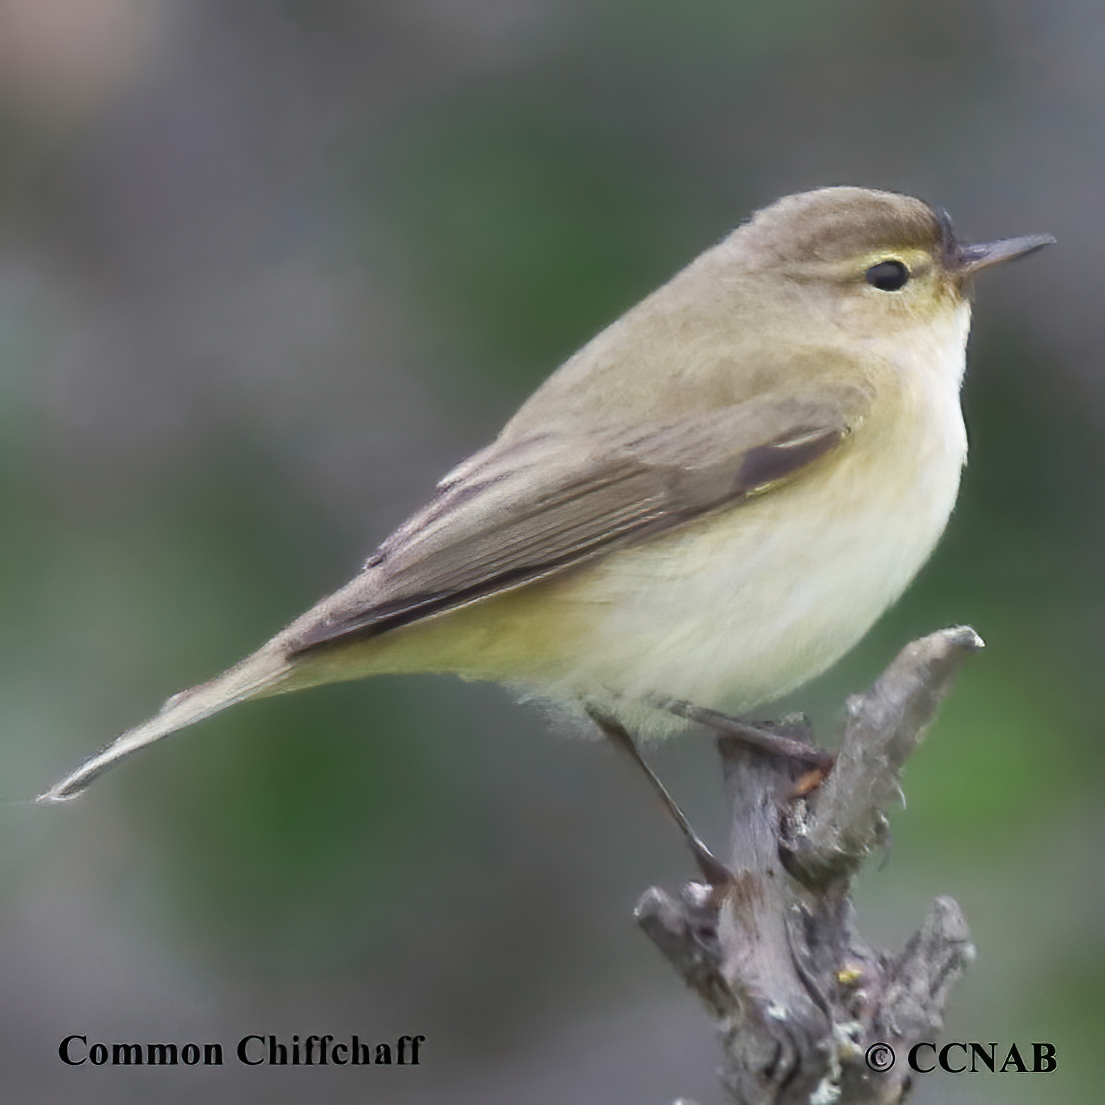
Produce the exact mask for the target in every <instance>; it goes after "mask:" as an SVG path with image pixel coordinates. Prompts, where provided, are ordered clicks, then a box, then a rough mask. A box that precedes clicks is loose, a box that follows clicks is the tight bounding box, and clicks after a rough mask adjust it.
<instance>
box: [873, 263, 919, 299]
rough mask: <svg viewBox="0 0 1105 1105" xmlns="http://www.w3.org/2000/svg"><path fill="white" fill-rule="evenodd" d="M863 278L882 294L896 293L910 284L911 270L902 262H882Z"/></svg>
mask: <svg viewBox="0 0 1105 1105" xmlns="http://www.w3.org/2000/svg"><path fill="white" fill-rule="evenodd" d="M863 278H864V280H866V281H867V283H868V284H870V285H871V287H872V288H878V289H879V291H880V292H896V291H899V290H900V289H902V288H904V287H905V286H906V284H907V283H908V281H909V269H907V268H906V267H905V265H904V264H902V262H901V261H880V262H879V263H878V264H877V265H872V266H871V267H870V268H869V269H868V270H867V272H865V273H864V275H863Z"/></svg>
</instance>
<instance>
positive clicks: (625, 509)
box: [39, 186, 1054, 802]
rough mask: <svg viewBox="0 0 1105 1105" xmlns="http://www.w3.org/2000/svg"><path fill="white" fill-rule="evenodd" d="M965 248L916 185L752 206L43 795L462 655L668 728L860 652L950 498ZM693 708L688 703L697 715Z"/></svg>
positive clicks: (629, 724)
mask: <svg viewBox="0 0 1105 1105" xmlns="http://www.w3.org/2000/svg"><path fill="white" fill-rule="evenodd" d="M1052 242H1054V238H1052V237H1050V236H1048V235H1031V236H1027V237H1019V238H1010V239H1003V240H1000V241H996V242H987V243H983V244H975V245H969V244H964V243H961V242H960V241H959V240H958V238H957V237H956V235H955V232H954V229H953V226H952V223H951V221H950V219H949V218H948V216H947V215H946V214H945V213H944V212H943V211H942V210H939V209H936V208H933V207H931V206H929V205H928V204H927V203H925V202H923V201H921V200H919V199H915V198H913V197H910V196H906V195H902V194H899V193H894V192H887V191H876V190H871V189H866V188H859V187H851V186H839V187H828V188H820V189H817V190H814V191H809V192H804V193H800V194H796V195H791V196H786V197H784V198H782V199H779V200H777V201H775V202H774V203H772V204H770V205H768V206H766V207H764V208H762V209H761V210H759V211H757V212H755V213H753V214H752V215H751V216H750V217H749V218H748V219H746V220H745V221H744V222H743V223H742V224H741V225H739V226H738V227H737V228H736V229H735V230H733V231H732V232H731V233H729V234H728V235H727V236H726V237H724V238H722V239H721V240H720V241H719V242H717V243H716V244H715V245H713V246H712V247H711V248H709V249H707V250H706V251H705V252H703V253H702V254H701V255H699V256H698V257H697V258H696V259H694V260H693V261H691V262H690V264H688V265H687V266H686V267H685V268H684V269H682V270H681V271H680V272H678V273H677V274H676V275H675V276H674V277H672V278H671V279H670V280H669V281H668V282H667V283H665V284H664V285H662V286H661V287H660V288H659V289H657V290H656V291H654V292H653V293H652V294H650V295H648V296H647V297H646V298H645V299H643V300H642V301H641V302H640V303H638V304H637V305H636V306H634V307H632V308H631V309H630V310H628V311H627V312H626V313H625V314H624V315H622V316H621V317H620V318H618V319H617V320H616V321H614V322H613V323H611V324H610V325H609V326H607V327H606V328H605V329H604V330H602V331H601V332H600V333H599V334H598V335H597V336H596V337H594V338H593V339H592V340H591V341H589V342H588V343H587V344H586V345H584V346H583V347H582V348H581V349H580V350H579V351H578V352H576V353H575V354H573V355H572V356H571V357H569V358H568V359H567V361H565V362H564V363H563V364H562V365H561V366H560V367H559V368H558V369H557V370H556V371H555V372H554V373H553V374H552V375H551V376H550V377H549V378H548V379H547V380H546V381H545V382H544V383H543V384H542V385H541V386H540V387H539V388H538V389H537V391H536V392H535V393H534V394H533V395H532V396H531V397H530V398H529V399H528V400H527V401H526V402H525V403H524V404H523V405H522V406H521V408H520V409H519V410H518V412H517V413H516V414H515V415H514V417H513V418H511V419H510V421H509V422H507V424H506V426H505V427H504V428H503V430H502V432H501V433H500V434H499V435H498V437H496V438H495V440H494V441H493V442H492V443H491V444H490V445H488V446H487V447H486V448H484V449H481V450H480V451H479V452H477V453H475V454H474V455H473V456H471V457H469V458H468V459H467V460H465V461H463V462H462V463H461V464H460V465H459V466H457V467H456V468H454V469H453V470H452V471H451V472H450V473H449V474H448V475H446V476H445V478H444V479H442V480H441V482H440V483H439V484H438V485H437V487H436V489H435V490H434V492H433V494H432V496H431V497H430V499H429V502H428V503H426V505H425V506H423V507H422V508H421V509H420V510H418V511H416V512H415V513H414V514H413V515H411V517H410V518H409V519H408V520H407V521H406V522H404V523H403V524H402V525H400V526H399V528H398V529H396V530H395V532H394V533H392V534H391V535H390V536H389V537H387V538H386V539H385V540H384V541H383V542H382V544H380V546H379V547H378V548H377V549H376V551H375V552H374V553H372V555H371V556H369V558H368V559H367V560H366V561H365V562H364V565H363V567H362V568H361V569H360V571H359V572H358V573H357V574H356V575H355V576H354V577H353V578H352V579H351V580H350V581H349V582H348V583H346V584H345V585H344V586H343V587H341V588H340V589H339V590H337V591H335V592H334V593H333V594H331V595H329V596H328V597H325V598H323V599H322V600H321V601H320V602H318V603H317V604H316V605H315V606H314V607H312V608H311V609H310V610H308V611H307V612H306V613H305V614H303V615H302V616H300V617H298V618H296V619H295V620H294V621H293V622H291V624H290V625H288V626H287V627H286V628H284V629H282V630H281V631H280V632H278V633H277V634H276V635H275V636H274V637H272V638H271V640H269V641H268V642H267V643H266V644H264V645H262V646H261V647H260V648H259V649H258V650H257V651H256V652H254V653H253V654H252V655H250V656H248V657H246V658H245V659H244V660H242V661H240V662H239V663H238V664H236V665H234V666H233V667H231V668H229V669H228V670H227V671H225V672H223V673H222V674H221V675H218V676H216V677H215V678H214V679H211V680H209V681H208V682H205V683H201V684H199V685H198V686H195V687H192V688H191V689H189V690H185V691H183V692H181V693H180V694H176V695H174V696H173V697H171V698H170V699H168V701H167V702H166V703H165V704H164V706H163V707H162V708H161V710H160V711H159V712H158V713H157V714H156V715H154V716H153V717H152V718H150V719H149V720H148V721H145V722H143V723H142V724H140V725H138V726H136V727H135V728H133V729H130V730H128V731H127V732H126V733H124V734H123V735H122V736H120V737H118V738H117V739H116V740H115V741H113V742H112V743H111V744H109V745H107V746H106V747H105V748H103V749H102V750H101V751H99V752H98V753H96V754H95V755H93V756H91V758H89V759H88V760H87V761H86V762H84V763H83V764H81V765H80V766H79V767H77V768H76V770H74V771H73V772H71V773H70V774H69V775H67V776H66V777H65V778H63V779H61V780H60V781H59V782H58V783H56V784H55V785H54V786H52V787H51V788H50V789H49V790H47V791H45V792H44V793H43V794H42V795H40V796H39V801H43V802H57V801H62V800H66V799H70V798H73V797H75V796H76V795H77V794H79V793H80V792H81V791H83V790H84V789H85V787H87V786H88V784H89V783H90V782H92V780H93V779H95V778H96V777H97V776H99V775H100V774H101V773H102V772H104V771H105V770H106V769H108V768H109V767H111V766H113V765H115V764H117V763H118V762H119V761H120V760H122V759H123V758H125V757H126V756H129V755H130V754H131V753H133V752H134V751H136V750H137V749H139V748H141V747H143V746H145V745H148V744H150V743H152V742H154V741H157V740H160V739H162V738H163V737H166V736H168V735H169V734H171V733H175V732H177V731H178V730H180V729H183V728H185V727H187V726H190V725H193V724H195V723H196V722H198V721H201V720H202V719H204V718H207V717H210V716H211V715H212V714H215V713H218V712H219V711H221V710H224V709H226V708H227V707H229V706H231V705H234V704H236V703H240V702H243V701H245V700H247V699H254V698H261V697H265V696H269V695H275V694H283V693H287V692H290V691H295V690H299V689H301V688H305V687H311V686H315V685H318V684H324V683H330V682H335V681H340V680H348V679H357V678H361V677H366V676H371V675H380V674H387V673H403V672H441V673H453V674H455V675H459V676H461V677H462V678H465V679H469V680H488V681H493V682H497V683H502V684H505V685H506V686H508V687H510V688H512V689H515V690H517V691H518V692H520V693H521V694H522V695H524V696H536V697H538V698H540V699H543V700H547V701H549V702H552V703H554V704H555V705H556V706H557V708H558V709H560V710H562V711H564V712H565V713H566V714H567V715H568V716H569V717H577V718H579V719H580V721H581V723H582V724H585V725H591V726H592V731H593V724H594V723H595V722H598V723H599V725H600V727H602V728H603V729H604V730H605V731H607V732H610V731H614V732H620V733H627V734H631V736H632V739H633V740H636V741H647V740H650V739H663V738H667V737H671V736H674V735H677V734H679V733H680V732H681V731H683V730H685V729H686V728H687V727H688V725H689V724H690V721H689V720H688V710H687V709H686V708H684V709H683V710H682V712H680V710H679V709H676V708H673V704H683V706H684V707H686V704H692V705H693V706H694V707H696V708H703V709H706V710H715V711H720V712H724V713H725V714H727V715H736V716H741V715H745V714H747V711H749V710H751V709H753V708H755V707H757V706H759V705H761V704H763V703H765V702H768V701H771V700H774V699H776V698H778V697H780V696H781V695H783V694H785V693H788V692H790V691H792V690H794V689H795V688H797V687H799V686H801V685H802V684H803V683H805V682H807V681H808V680H810V679H811V678H813V677H814V676H816V675H818V674H820V673H821V672H822V671H824V670H825V669H826V668H828V667H829V666H830V665H832V664H833V663H834V662H835V661H837V660H838V659H839V658H840V657H841V656H843V655H844V654H845V653H846V652H848V651H849V650H850V649H851V648H852V647H853V646H854V645H855V644H856V643H857V642H858V641H859V640H860V638H861V637H862V636H863V635H864V634H865V633H866V632H867V630H868V629H869V628H870V627H871V626H872V624H873V623H874V622H875V621H876V620H877V619H878V617H879V616H880V615H881V614H882V613H883V611H884V610H886V608H887V607H888V606H890V605H891V604H892V603H893V602H894V601H895V600H896V599H897V598H898V597H899V596H900V595H901V593H902V592H903V591H904V590H905V588H906V587H907V586H908V584H909V583H910V581H911V580H912V579H913V577H914V576H915V575H916V573H917V571H918V570H919V569H920V567H921V566H922V565H923V564H924V563H925V561H926V560H927V559H928V557H929V555H930V553H931V552H932V550H933V548H934V546H935V545H936V543H937V541H938V539H939V538H940V536H941V534H942V532H943V530H944V528H945V526H946V524H947V521H948V518H949V516H950V514H951V512H952V509H953V506H954V504H955V501H956V497H957V492H958V487H959V482H960V473H961V470H962V467H963V465H964V463H965V460H966V454H967V437H966V432H965V428H964V422H963V416H962V413H961V406H960V387H961V383H962V379H963V374H964V368H965V350H966V342H967V334H968V329H969V325H970V315H971V300H970V287H971V281H972V278H973V277H975V276H976V275H977V274H978V273H980V272H982V271H983V270H985V269H988V268H991V267H993V266H995V265H998V264H1001V263H1003V262H1006V261H1010V260H1013V259H1014V258H1018V257H1022V256H1025V255H1027V254H1030V253H1033V252H1035V251H1037V250H1039V249H1041V248H1043V247H1044V246H1045V245H1048V244H1050V243H1052ZM691 712H692V713H693V711H691Z"/></svg>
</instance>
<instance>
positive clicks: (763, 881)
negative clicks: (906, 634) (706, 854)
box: [637, 627, 982, 1105]
mask: <svg viewBox="0 0 1105 1105" xmlns="http://www.w3.org/2000/svg"><path fill="white" fill-rule="evenodd" d="M981 647H982V641H981V640H980V639H979V637H978V635H977V634H976V633H975V632H974V631H973V630H971V629H968V628H966V627H959V628H955V629H946V630H942V631H941V632H939V633H934V634H932V635H931V636H929V637H925V638H923V639H921V640H919V641H915V642H913V643H912V644H911V645H909V646H908V647H907V648H905V649H904V650H903V651H902V652H901V654H900V655H899V656H898V657H897V658H896V659H895V660H894V662H893V663H892V664H891V665H890V667H888V668H887V670H886V671H885V672H884V673H883V674H882V676H881V677H880V678H879V679H878V680H877V682H876V683H875V684H874V686H873V687H872V688H871V689H870V690H869V691H868V692H867V694H865V695H862V696H859V697H856V698H853V699H851V700H850V701H849V703H848V708H847V723H846V727H845V732H844V736H843V739H842V742H841V748H840V752H839V753H838V755H837V759H836V764H835V767H834V768H833V770H832V772H831V773H830V774H829V776H828V778H827V779H826V780H825V781H824V782H823V784H822V785H821V786H820V787H817V788H816V789H814V790H813V791H812V793H806V792H807V790H808V789H809V787H808V786H807V785H806V782H805V779H806V775H805V773H806V772H807V771H808V762H804V760H805V761H808V760H809V757H805V758H804V759H803V758H795V757H792V756H785V757H784V756H779V755H774V754H771V753H768V752H765V751H764V747H765V745H764V742H763V741H762V740H761V741H757V742H756V744H749V743H748V742H746V741H744V740H742V739H741V738H740V737H739V736H734V735H732V733H733V729H732V727H731V726H730V727H727V728H728V732H729V735H723V736H721V737H719V739H718V746H719V749H720V751H721V755H722V764H723V769H724V772H725V778H726V784H727V787H728V790H729V795H730V800H731V806H732V828H731V831H730V862H729V867H730V870H731V871H732V873H733V877H732V879H731V881H730V882H729V883H728V884H727V885H726V886H722V887H706V886H702V885H699V884H694V883H692V884H691V885H689V886H688V887H685V888H684V890H683V892H682V894H681V895H680V897H679V898H672V897H670V896H668V895H667V894H665V893H664V892H663V891H661V890H658V889H656V888H655V887H654V888H652V889H651V890H649V891H648V892H647V893H646V894H645V895H644V897H643V898H642V899H641V902H640V904H639V905H638V907H637V917H638V921H639V923H640V925H641V927H642V928H643V929H644V930H645V932H646V933H648V935H649V936H650V937H651V938H652V939H653V941H654V942H655V943H656V944H657V946H658V947H659V948H660V949H661V951H662V952H663V953H664V955H665V956H666V957H667V958H668V960H669V961H670V962H671V964H672V965H673V967H674V968H675V969H676V970H677V971H678V972H679V974H680V975H682V977H683V978H684V979H685V980H686V981H687V983H688V984H689V985H690V986H691V987H692V988H693V989H694V990H695V991H696V992H697V993H698V994H699V996H700V997H701V998H702V999H703V1001H704V1002H705V1004H706V1006H707V1008H708V1009H709V1010H710V1013H711V1014H712V1015H713V1016H714V1018H715V1019H716V1020H717V1021H718V1024H719V1030H720V1033H721V1037H722V1043H723V1048H724V1052H725V1066H724V1069H723V1080H724V1082H725V1084H726V1086H727V1087H728V1089H729V1090H730V1092H731V1094H732V1096H733V1100H734V1101H735V1102H737V1103H739V1105H835V1103H839V1105H876V1103H877V1105H891V1103H894V1102H898V1101H900V1100H901V1099H902V1097H903V1095H904V1093H905V1091H906V1090H907V1088H908V1085H909V1077H910V1072H909V1068H908V1065H907V1063H906V1056H907V1054H908V1051H909V1049H910V1048H911V1047H913V1046H914V1044H916V1043H918V1042H921V1041H925V1040H928V1039H931V1038H932V1036H933V1034H934V1033H935V1032H936V1031H937V1030H938V1029H939V1028H940V1027H941V1025H942V1021H943V1011H944V1006H945V1004H946V1003H947V1000H948V997H949V994H950V991H951V988H952V986H953V985H954V983H955V982H956V981H957V979H958V978H959V977H960V976H961V975H962V973H963V971H964V970H965V969H966V966H967V964H968V963H969V962H970V960H971V959H972V957H973V955H974V949H973V948H972V946H971V944H970V940H969V935H968V931H967V926H966V923H965V922H964V920H963V916H962V914H961V913H960V911H959V907H958V906H957V905H956V903H955V902H954V901H952V899H950V898H938V899H936V901H935V902H934V903H933V904H932V907H931V909H930V910H929V913H928V915H927V917H926V918H925V921H924V923H923V924H922V926H921V928H920V930H919V931H918V932H917V933H916V934H915V935H914V936H913V937H912V938H911V939H910V941H909V942H908V944H907V945H906V947H905V949H904V951H903V952H902V953H901V955H900V956H898V957H897V958H896V959H895V958H893V957H891V956H888V955H887V954H885V953H880V952H874V951H872V950H871V949H870V948H868V947H867V946H866V945H865V944H864V943H863V942H862V940H861V939H860V937H859V935H858V933H857V932H856V929H855V923H854V916H853V910H852V905H851V900H850V898H849V889H850V883H851V878H852V876H853V874H854V873H855V872H856V871H857V870H858V869H859V866H860V864H861V863H862V862H863V860H864V859H865V858H866V857H867V856H868V855H869V854H870V853H871V851H872V850H873V849H874V848H876V847H877V846H878V845H880V844H881V843H882V842H883V841H884V839H885V835H886V820H885V810H886V808H887V807H888V806H889V805H890V804H891V803H892V802H894V801H896V800H897V798H898V797H899V794H900V791H899V777H900V773H901V769H902V765H903V764H904V763H905V760H906V759H907V757H908V756H909V754H910V753H911V752H912V751H913V750H914V749H915V748H916V747H917V745H918V744H919V743H920V741H921V738H922V737H923V735H924V732H925V729H926V727H927V726H928V725H929V724H930V723H931V722H932V719H933V717H934V716H935V713H936V710H937V708H938V706H939V704H940V702H941V700H942V699H943V698H944V696H945V695H946V694H947V693H948V691H949V690H950V688H951V684H952V682H953V680H954V678H955V675H956V672H957V671H958V669H959V666H960V664H961V663H962V661H963V659H964V658H965V657H966V656H967V655H968V654H969V653H971V652H974V651H977V650H978V649H979V648H981ZM758 729H759V730H767V731H768V732H770V733H774V734H776V735H778V736H779V737H780V738H782V740H781V741H780V742H779V746H780V747H784V746H785V745H786V744H787V743H793V742H795V741H803V742H808V739H809V738H808V735H807V734H806V732H805V730H804V728H803V727H802V726H796V725H791V724H786V723H781V724H776V725H769V726H759V727H758ZM890 1056H894V1057H896V1060H897V1061H895V1062H888V1058H889V1057H890Z"/></svg>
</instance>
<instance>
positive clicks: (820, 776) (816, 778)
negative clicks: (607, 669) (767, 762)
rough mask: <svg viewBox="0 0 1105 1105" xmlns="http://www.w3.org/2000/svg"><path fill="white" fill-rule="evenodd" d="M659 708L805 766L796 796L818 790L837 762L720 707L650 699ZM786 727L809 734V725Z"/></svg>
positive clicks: (674, 700) (818, 749) (826, 753)
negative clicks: (713, 707)
mask: <svg viewBox="0 0 1105 1105" xmlns="http://www.w3.org/2000/svg"><path fill="white" fill-rule="evenodd" d="M649 704H650V705H652V706H656V707H657V708H658V709H661V710H667V711H668V713H672V714H675V715H676V716H677V717H682V718H686V719H687V720H688V721H693V722H696V723H697V724H699V725H705V726H706V727H707V728H709V729H713V730H714V732H716V733H724V734H725V735H726V736H730V737H736V738H737V740H739V741H742V742H743V743H744V744H747V745H750V746H751V747H753V748H757V749H759V750H760V751H761V752H768V753H770V754H771V755H773V756H781V757H782V758H783V759H786V760H790V761H791V762H792V763H795V764H797V765H798V766H799V767H802V768H804V770H803V772H802V774H801V775H800V776H799V777H798V779H797V780H796V781H795V797H801V796H804V795H806V794H809V793H810V792H811V791H813V790H816V789H817V788H818V787H819V786H820V785H821V784H822V783H823V782H824V781H825V779H826V777H827V776H828V774H829V772H830V771H832V769H833V764H834V762H835V760H834V758H833V756H832V755H831V754H830V753H828V752H825V751H823V750H822V749H820V748H814V747H813V745H811V744H808V743H806V741H803V740H795V739H794V738H793V737H788V736H784V735H783V734H782V733H773V732H771V731H770V730H769V729H764V728H761V727H759V726H756V725H749V724H748V722H746V721H741V720H740V718H735V717H729V715H728V714H721V713H718V712H717V710H708V709H706V708H705V707H702V706H694V705H692V704H691V703H690V702H684V701H682V700H681V699H677V698H661V697H659V696H656V697H655V698H653V699H652V700H651V701H650V703H649ZM781 727H782V728H787V729H791V730H794V729H798V730H799V731H800V732H802V733H803V735H807V734H808V732H809V728H808V726H806V725H800V726H796V725H785V724H784V725H782V726H781Z"/></svg>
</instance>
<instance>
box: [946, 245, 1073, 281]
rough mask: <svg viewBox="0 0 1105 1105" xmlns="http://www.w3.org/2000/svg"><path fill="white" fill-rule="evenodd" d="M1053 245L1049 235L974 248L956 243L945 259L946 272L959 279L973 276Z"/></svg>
mask: <svg viewBox="0 0 1105 1105" xmlns="http://www.w3.org/2000/svg"><path fill="white" fill-rule="evenodd" d="M1054 244H1055V239H1054V238H1053V237H1052V236H1051V235H1050V234H1028V235H1026V236H1025V237H1023V238H1002V239H1001V241H1000V242H983V243H981V244H980V245H976V246H962V245H959V244H958V243H956V245H955V246H954V247H953V249H952V250H951V256H950V257H948V259H947V262H946V263H947V266H948V270H949V271H950V272H952V273H953V274H954V275H955V276H958V277H959V278H960V279H964V278H966V277H968V276H974V275H975V273H977V272H982V270H983V269H989V268H992V267H993V266H994V265H1004V264H1005V262H1006V261H1015V260H1016V259H1017V258H1018V257H1027V256H1028V255H1029V254H1030V253H1035V252H1036V251H1037V250H1038V249H1043V248H1044V246H1050V245H1054Z"/></svg>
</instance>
